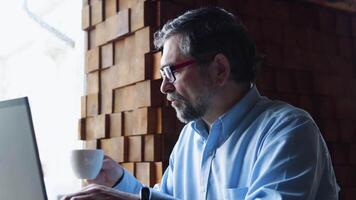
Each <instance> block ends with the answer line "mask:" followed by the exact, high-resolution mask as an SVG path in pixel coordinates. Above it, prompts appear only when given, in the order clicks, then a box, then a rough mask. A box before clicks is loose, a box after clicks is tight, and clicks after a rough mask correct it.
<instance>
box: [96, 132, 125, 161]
mask: <svg viewBox="0 0 356 200" xmlns="http://www.w3.org/2000/svg"><path fill="white" fill-rule="evenodd" d="M127 147H128V146H127V138H126V137H113V138H110V139H102V140H101V148H102V149H103V150H104V152H105V155H108V156H109V157H111V158H112V159H114V160H115V161H116V162H124V161H126V160H127Z"/></svg>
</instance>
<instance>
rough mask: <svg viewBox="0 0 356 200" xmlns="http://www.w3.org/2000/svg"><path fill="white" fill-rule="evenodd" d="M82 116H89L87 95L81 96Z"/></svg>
mask: <svg viewBox="0 0 356 200" xmlns="http://www.w3.org/2000/svg"><path fill="white" fill-rule="evenodd" d="M80 106H81V108H80V117H81V118H85V117H86V116H87V96H82V97H81V98H80Z"/></svg>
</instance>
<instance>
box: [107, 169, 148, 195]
mask: <svg viewBox="0 0 356 200" xmlns="http://www.w3.org/2000/svg"><path fill="white" fill-rule="evenodd" d="M142 187H143V185H142V184H141V183H140V182H139V181H138V180H137V179H136V178H135V177H134V176H133V175H131V173H130V172H128V171H126V169H124V174H123V178H122V180H121V181H120V183H119V184H117V185H116V186H115V187H114V189H116V190H120V191H124V192H129V193H134V194H138V193H139V192H140V191H141V188H142Z"/></svg>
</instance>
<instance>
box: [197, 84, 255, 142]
mask: <svg viewBox="0 0 356 200" xmlns="http://www.w3.org/2000/svg"><path fill="white" fill-rule="evenodd" d="M260 98H261V95H260V93H259V92H258V90H257V88H256V86H255V85H252V87H251V89H250V90H249V91H248V92H247V94H246V95H245V96H244V97H243V98H242V99H241V100H240V101H238V102H237V103H236V104H235V105H234V106H233V107H232V108H231V109H230V110H228V111H227V112H225V113H224V114H223V115H221V116H220V117H219V118H218V119H216V120H215V121H214V122H213V125H212V127H213V126H214V125H218V124H219V125H220V124H221V129H222V130H221V133H220V134H221V135H220V136H219V141H220V142H223V141H225V140H226V139H227V138H228V137H229V136H230V135H231V133H232V132H233V131H234V130H235V129H236V128H237V127H238V126H239V125H240V122H241V121H242V120H243V118H244V117H245V116H246V114H247V113H248V112H249V111H250V110H251V109H252V108H253V106H254V105H255V104H256V103H257V101H258V100H259V99H260ZM192 128H193V129H194V130H195V131H196V132H197V133H198V134H199V135H200V136H202V137H203V138H205V139H207V138H208V135H209V134H208V132H207V129H206V125H205V122H204V121H203V120H202V119H199V120H196V121H194V122H193V123H192ZM220 142H219V143H220Z"/></svg>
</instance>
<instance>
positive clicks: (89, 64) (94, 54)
mask: <svg viewBox="0 0 356 200" xmlns="http://www.w3.org/2000/svg"><path fill="white" fill-rule="evenodd" d="M99 68H100V48H93V49H91V50H89V51H87V52H86V54H85V73H89V72H93V71H97V70H99Z"/></svg>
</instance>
